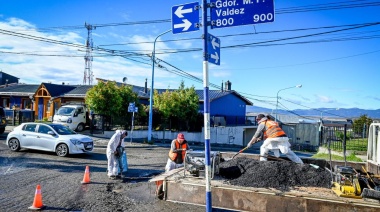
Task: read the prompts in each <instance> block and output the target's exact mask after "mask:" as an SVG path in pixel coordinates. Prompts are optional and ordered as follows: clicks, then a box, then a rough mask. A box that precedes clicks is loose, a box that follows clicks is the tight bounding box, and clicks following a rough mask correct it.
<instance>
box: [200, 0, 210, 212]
mask: <svg viewBox="0 0 380 212" xmlns="http://www.w3.org/2000/svg"><path fill="white" fill-rule="evenodd" d="M207 7H208V5H207V0H203V7H202V10H203V11H202V12H203V15H202V25H203V86H204V90H203V96H204V101H203V111H204V112H203V114H204V134H205V176H206V211H207V212H211V211H212V201H211V200H212V199H211V164H210V152H211V151H210V102H209V96H208V93H209V88H208V84H209V78H208V50H207V39H208V32H207Z"/></svg>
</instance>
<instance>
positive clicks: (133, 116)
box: [130, 102, 135, 144]
mask: <svg viewBox="0 0 380 212" xmlns="http://www.w3.org/2000/svg"><path fill="white" fill-rule="evenodd" d="M133 105H135V103H134V102H133ZM134 109H135V108H133V113H132V127H131V141H130V144H132V137H133V121H134V120H135V111H134Z"/></svg>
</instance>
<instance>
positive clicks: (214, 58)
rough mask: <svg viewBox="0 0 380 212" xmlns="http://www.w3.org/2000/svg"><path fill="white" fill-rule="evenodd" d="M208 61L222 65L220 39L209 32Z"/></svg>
mask: <svg viewBox="0 0 380 212" xmlns="http://www.w3.org/2000/svg"><path fill="white" fill-rule="evenodd" d="M207 51H208V53H209V54H208V55H209V57H208V62H210V63H214V64H215V65H220V39H219V38H217V37H215V36H213V35H211V34H208V36H207Z"/></svg>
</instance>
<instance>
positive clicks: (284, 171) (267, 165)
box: [219, 158, 331, 190]
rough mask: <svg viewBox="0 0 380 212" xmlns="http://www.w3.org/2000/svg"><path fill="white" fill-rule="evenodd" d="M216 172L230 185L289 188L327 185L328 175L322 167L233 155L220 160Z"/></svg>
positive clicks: (328, 184) (328, 181)
mask: <svg viewBox="0 0 380 212" xmlns="http://www.w3.org/2000/svg"><path fill="white" fill-rule="evenodd" d="M219 168H220V169H219V175H220V176H222V177H224V178H226V179H228V180H227V181H228V182H229V183H230V184H231V185H236V186H247V187H256V188H276V189H279V190H289V189H290V188H291V187H295V186H305V187H324V188H329V187H330V184H331V175H330V173H329V172H328V171H326V170H325V169H322V168H317V169H316V168H314V167H312V166H310V165H309V164H297V163H294V162H291V161H257V160H254V159H249V158H236V159H233V160H229V161H224V162H221V163H220V167H219Z"/></svg>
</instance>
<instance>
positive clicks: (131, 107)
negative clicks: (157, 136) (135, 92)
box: [128, 103, 135, 112]
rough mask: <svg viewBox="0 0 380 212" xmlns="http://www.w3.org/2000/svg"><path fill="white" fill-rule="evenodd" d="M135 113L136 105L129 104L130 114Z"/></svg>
mask: <svg viewBox="0 0 380 212" xmlns="http://www.w3.org/2000/svg"><path fill="white" fill-rule="evenodd" d="M134 111H135V103H129V106H128V112H134Z"/></svg>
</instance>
